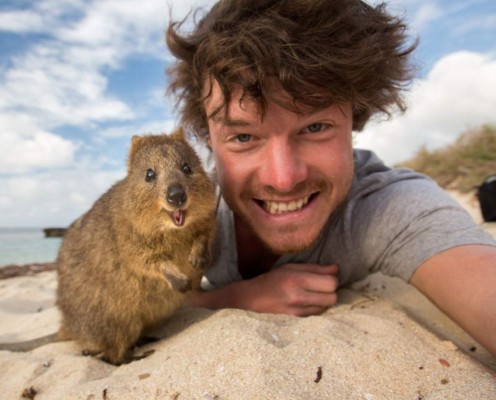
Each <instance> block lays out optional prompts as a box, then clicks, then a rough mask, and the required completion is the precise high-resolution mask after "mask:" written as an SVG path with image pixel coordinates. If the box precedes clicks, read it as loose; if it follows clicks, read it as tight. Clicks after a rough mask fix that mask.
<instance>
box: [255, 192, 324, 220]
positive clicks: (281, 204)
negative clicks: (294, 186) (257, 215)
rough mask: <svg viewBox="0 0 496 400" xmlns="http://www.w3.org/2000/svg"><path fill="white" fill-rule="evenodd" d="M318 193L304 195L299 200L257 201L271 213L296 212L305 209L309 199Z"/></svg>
mask: <svg viewBox="0 0 496 400" xmlns="http://www.w3.org/2000/svg"><path fill="white" fill-rule="evenodd" d="M317 195H318V193H313V194H312V195H310V196H305V197H302V198H300V199H298V200H292V201H272V200H259V199H257V200H256V202H257V203H258V204H259V205H260V206H261V207H262V208H263V209H264V210H265V211H267V212H269V214H272V215H277V214H285V213H289V212H295V211H299V210H301V209H303V208H304V207H305V206H306V205H307V204H308V203H309V201H311V200H313V198H315V197H316V196H317Z"/></svg>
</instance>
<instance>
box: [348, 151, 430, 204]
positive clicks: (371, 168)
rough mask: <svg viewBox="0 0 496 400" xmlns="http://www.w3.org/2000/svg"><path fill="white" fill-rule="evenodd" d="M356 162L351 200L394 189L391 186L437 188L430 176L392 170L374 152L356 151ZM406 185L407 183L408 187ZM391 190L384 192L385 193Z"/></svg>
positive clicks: (400, 169) (404, 169)
mask: <svg viewBox="0 0 496 400" xmlns="http://www.w3.org/2000/svg"><path fill="white" fill-rule="evenodd" d="M353 155H354V161H355V179H354V181H353V185H352V187H351V190H350V199H351V198H356V197H363V196H366V195H369V194H370V193H373V192H377V191H380V190H381V189H393V187H391V185H395V184H400V183H401V185H400V186H401V187H403V188H405V187H412V188H414V187H415V186H417V185H421V186H424V185H425V184H427V185H429V186H437V184H436V183H435V182H434V181H433V180H432V179H431V178H430V177H428V176H426V175H423V174H420V173H418V172H415V171H413V170H411V169H408V168H392V167H388V166H386V165H385V164H384V162H383V161H382V160H381V159H380V158H379V157H378V156H377V155H376V154H375V153H374V152H372V151H370V150H362V149H355V150H354V152H353ZM404 183H407V184H406V185H405V184H404ZM386 192H389V190H386V191H383V193H386Z"/></svg>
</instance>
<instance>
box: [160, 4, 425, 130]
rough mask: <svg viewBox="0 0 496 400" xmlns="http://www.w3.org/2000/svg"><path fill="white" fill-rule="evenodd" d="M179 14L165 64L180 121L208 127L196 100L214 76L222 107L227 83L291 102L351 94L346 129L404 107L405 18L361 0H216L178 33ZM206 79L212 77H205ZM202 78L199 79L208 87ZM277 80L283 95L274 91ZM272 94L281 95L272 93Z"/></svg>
mask: <svg viewBox="0 0 496 400" xmlns="http://www.w3.org/2000/svg"><path fill="white" fill-rule="evenodd" d="M185 22H186V19H185V20H183V21H181V22H171V24H170V25H169V27H168V29H167V32H166V41H167V45H168V47H169V49H170V51H171V52H172V54H173V55H174V56H175V57H176V58H177V59H178V60H177V62H176V63H175V64H174V65H173V66H172V67H170V68H169V69H168V73H169V76H170V86H169V91H170V92H171V93H173V94H175V95H176V96H177V100H178V103H177V104H178V105H179V107H180V111H181V112H182V123H183V124H185V126H186V127H187V128H190V129H192V131H193V132H194V133H195V134H197V135H199V136H203V135H206V134H208V124H207V118H208V117H210V116H207V115H206V114H205V108H204V100H205V98H206V97H207V96H209V95H210V91H209V90H208V89H207V90H205V88H206V87H210V89H211V88H212V86H211V85H212V80H215V81H216V82H217V83H218V84H219V86H220V88H221V90H222V92H223V95H224V104H223V105H222V106H221V107H219V108H218V109H217V110H215V111H214V114H215V113H217V112H219V111H221V109H224V111H225V112H227V107H225V105H226V104H228V103H229V102H230V100H231V95H232V92H233V90H235V89H238V88H241V89H242V99H243V98H246V97H249V98H250V99H253V100H255V101H256V104H258V107H259V110H260V112H261V113H262V115H263V112H264V110H265V107H266V104H267V101H276V102H278V103H279V104H280V105H282V106H283V107H285V108H287V109H289V110H291V111H294V112H304V111H305V110H308V109H310V110H318V109H323V108H326V107H329V106H330V105H332V104H339V103H343V102H351V104H352V107H353V129H354V130H356V131H359V130H361V129H362V128H363V126H364V124H365V123H366V122H367V120H368V119H369V118H370V116H371V115H373V114H375V113H378V112H379V113H380V112H382V113H386V114H387V115H390V107H391V106H397V107H398V108H399V109H400V110H402V111H403V110H405V104H404V102H403V100H402V97H401V95H402V92H403V90H404V89H405V88H406V86H407V85H408V84H409V83H410V81H411V79H412V78H413V68H412V66H411V64H410V61H409V58H410V57H409V56H410V54H411V53H412V51H413V50H414V48H415V47H416V42H414V43H412V44H410V45H408V44H407V39H408V38H407V34H406V30H407V27H406V25H405V24H404V23H403V21H402V20H401V19H400V18H397V17H393V16H391V15H389V14H388V13H387V12H386V9H385V5H384V4H380V5H377V6H375V7H372V6H370V5H368V4H366V3H364V2H363V1H360V0H256V1H253V0H220V1H219V2H218V3H217V4H215V5H214V6H213V8H212V9H211V10H210V12H208V13H207V14H206V15H205V16H204V17H203V18H202V19H201V20H200V21H199V22H198V24H197V26H196V29H195V30H194V31H193V32H191V33H189V34H185V35H181V34H180V33H179V29H181V27H183V25H184V23H185ZM209 83H210V86H208V84H209ZM206 84H207V86H206ZM276 88H279V89H280V88H282V89H283V92H282V93H284V95H283V96H281V95H280V93H281V91H280V90H275V89H276ZM278 93H279V94H278Z"/></svg>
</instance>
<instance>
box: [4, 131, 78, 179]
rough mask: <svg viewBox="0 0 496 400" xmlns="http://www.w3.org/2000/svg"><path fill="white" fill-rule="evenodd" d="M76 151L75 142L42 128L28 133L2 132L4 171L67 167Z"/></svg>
mask: <svg viewBox="0 0 496 400" xmlns="http://www.w3.org/2000/svg"><path fill="white" fill-rule="evenodd" d="M75 150H76V146H75V145H74V143H72V142H70V141H68V140H65V139H63V138H61V137H60V136H57V135H53V134H51V133H49V132H42V131H38V132H35V133H32V134H29V135H26V136H22V135H19V134H13V133H9V132H2V135H1V136H0V173H19V172H28V171H31V170H32V169H34V168H56V167H57V168H59V167H64V166H66V165H69V164H71V163H72V161H73V157H74V152H75Z"/></svg>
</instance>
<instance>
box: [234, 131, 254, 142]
mask: <svg viewBox="0 0 496 400" xmlns="http://www.w3.org/2000/svg"><path fill="white" fill-rule="evenodd" d="M250 140H251V135H250V134H248V133H241V134H239V135H236V141H238V142H240V143H246V142H249V141H250Z"/></svg>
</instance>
